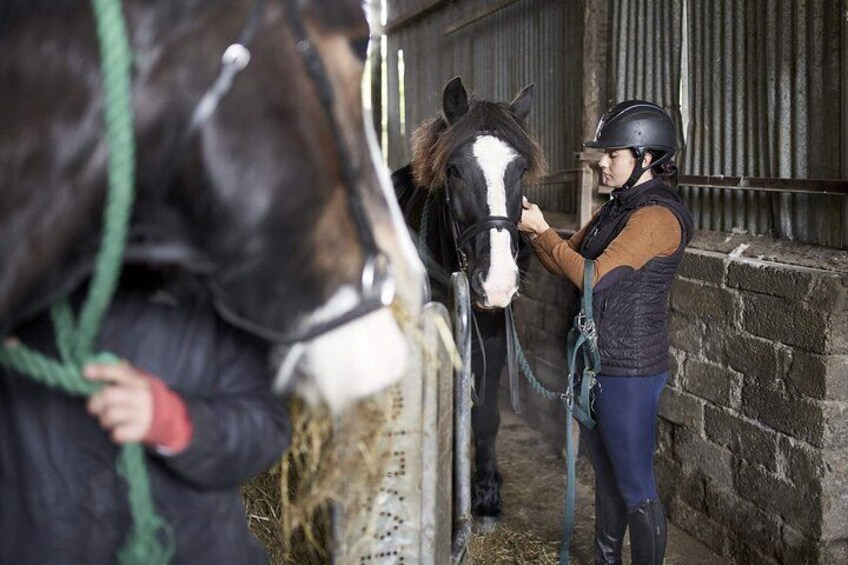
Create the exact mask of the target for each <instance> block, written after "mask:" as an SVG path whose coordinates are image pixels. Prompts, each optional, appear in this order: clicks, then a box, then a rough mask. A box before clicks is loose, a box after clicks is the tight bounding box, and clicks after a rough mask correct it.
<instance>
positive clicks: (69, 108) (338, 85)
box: [0, 0, 424, 406]
mask: <svg viewBox="0 0 848 565" xmlns="http://www.w3.org/2000/svg"><path fill="white" fill-rule="evenodd" d="M123 7H124V13H125V16H126V18H127V22H128V28H129V29H128V34H129V41H130V46H131V49H132V52H133V66H132V96H133V101H134V112H135V133H136V139H137V147H138V149H137V173H136V186H137V199H136V205H135V208H134V210H133V218H132V224H131V233H130V243H129V246H128V249H127V252H126V254H125V263H126V264H143V265H145V266H147V267H153V268H174V267H176V268H179V269H183V270H186V271H190V272H192V273H195V274H197V275H199V276H200V277H202V279H203V280H204V281H206V283H207V286H208V287H209V289H210V291H211V292H212V295H213V296H214V298H215V301H216V304H217V306H218V309H219V311H220V312H221V314H222V315H223V316H224V317H226V318H227V319H229V320H230V321H232V322H233V323H235V324H237V325H240V326H242V327H244V328H245V329H247V330H249V331H253V332H254V333H257V334H259V335H262V336H265V337H267V338H269V339H272V340H277V341H284V342H288V345H289V346H292V349H296V356H295V357H296V358H297V360H299V366H300V367H302V368H303V369H305V371H306V372H307V373H309V372H311V373H312V374H314V375H319V376H320V379H318V380H315V381H313V387H314V389H316V390H317V392H318V393H319V394H321V395H323V397H324V398H325V399H326V400H328V401H329V402H330V404H331V405H333V406H340V405H342V404H344V402H345V401H346V400H347V399H348V398H349V397H355V396H358V395H361V394H366V393H368V392H371V391H373V390H376V389H377V388H379V387H381V386H382V385H384V384H386V383H387V382H389V381H391V380H392V379H394V378H396V377H399V376H400V374H401V372H402V371H403V369H404V363H405V355H404V352H405V339H404V337H403V335H402V332H401V331H400V329H399V327H398V325H397V323H396V322H395V320H394V318H393V317H392V315H391V313H390V310H389V309H388V308H387V307H386V305H385V302H387V301H388V300H387V299H390V298H391V292H390V288H391V286H392V285H393V284H394V287H396V288H397V294H398V296H397V299H398V300H400V301H401V302H402V303H403V304H404V305H405V306H406V307H407V308H408V309H410V310H411V312H412V313H413V314H415V313H416V312H417V308H418V306H419V305H420V303H421V293H422V288H423V286H424V279H423V269H422V267H421V264H420V262H419V261H418V259H417V257H416V256H415V252H414V248H413V247H412V244H411V242H410V241H409V238H408V236H407V232H406V228H405V227H403V223H402V222H403V220H402V218H401V217H400V214H399V210H398V208H397V204H396V203H395V202H394V199H393V198H392V196H391V192H390V190H391V189H390V185H389V180H388V177H387V175H386V174H385V172H384V171H383V170H382V168H381V165H379V164H378V163H379V155H378V153H377V151H376V149H375V147H376V145H375V143H374V141H373V137H374V136H373V131H371V129H370V128H371V126H370V124H369V123H368V121H369V120H368V118H367V116H364V115H363V109H362V104H361V92H360V82H361V76H362V69H363V60H364V57H365V47H366V46H367V42H368V25H367V22H366V19H365V15H364V12H363V9H362V6H361V3H360V1H359V0H281V1H276V0H269V1H267V2H266V1H263V0H256V1H255V2H250V1H231V0H230V1H223V0H197V1H181V2H173V1H171V0H159V1H151V0H127V1H125V2H123ZM236 42H244V43H249V45H246V46H245V47H247V48H248V49H249V56H250V58H249V63H247V66H246V67H244V68H243V69H242V70H241V72H239V73H238V74H236V75H235V77H234V79H233V80H231V81H229V82H231V84H230V85H226V84H225V83H226V82H228V81H227V80H223V81H222V79H221V76H222V73H223V70H222V69H223V68H224V65H223V63H222V54H223V53H224V52H225V51H228V52H229V50H228V47H229V46H231V45H232V44H234V43H236ZM237 51H239V50H237ZM0 53H2V56H0V132H2V134H1V135H0V336H2V335H6V334H8V332H9V331H10V330H11V329H12V328H13V327H14V326H15V325H16V324H17V323H18V322H19V321H21V320H22V319H24V318H26V317H28V316H31V315H33V314H34V313H36V312H38V311H40V310H42V309H44V308H45V307H47V306H48V305H49V304H51V303H52V302H54V301H55V300H56V299H57V298H58V297H60V296H62V295H64V294H66V293H67V292H69V291H70V290H71V289H73V288H75V287H76V286H78V285H79V284H80V282H81V281H83V280H84V279H85V278H86V277H87V276H88V275H89V274H90V268H91V264H92V261H93V257H94V254H95V253H96V250H97V248H98V246H99V237H100V224H101V215H102V205H103V201H104V194H105V190H106V184H107V183H106V172H105V165H106V156H107V148H106V142H105V139H104V131H105V130H104V125H103V118H102V115H103V94H102V85H101V74H100V73H101V69H100V60H99V56H98V44H97V35H96V33H95V24H94V16H93V13H92V10H91V8H90V3H89V2H87V1H84V0H75V1H72V0H68V1H62V2H55V1H47V0H32V1H29V0H28V1H23V0H6V1H0ZM244 54H245V52H244V50H243V49H241V50H240V53H236V55H240V56H241V59H242V62H243V63H244V62H247V61H246V60H245V58H244ZM219 87H223V88H222V89H221V88H219ZM217 90H223V91H222V92H220V93H217ZM209 96H212V97H213V98H214V97H215V96H218V98H219V101H218V103H217V106H215V107H214V108H213V109H212V110H211V112H210V111H208V108H206V110H204V109H203V108H200V106H201V100H206V99H208V98H209ZM204 103H205V102H204ZM204 112H205V114H204ZM368 336H379V337H380V340H382V341H381V342H380V343H379V344H377V343H376V342H377V341H378V340H376V339H368ZM290 365H297V364H296V363H290ZM290 368H291V367H290ZM290 373H291V371H288V372H286V375H288V374H290ZM340 383H342V385H341V386H340ZM279 384H284V383H279Z"/></svg>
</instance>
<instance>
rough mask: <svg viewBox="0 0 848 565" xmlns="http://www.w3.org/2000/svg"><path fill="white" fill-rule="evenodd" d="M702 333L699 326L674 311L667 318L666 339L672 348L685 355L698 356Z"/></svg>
mask: <svg viewBox="0 0 848 565" xmlns="http://www.w3.org/2000/svg"><path fill="white" fill-rule="evenodd" d="M703 336H704V331H703V330H702V329H701V327H700V324H699V323H698V322H696V321H694V320H691V319H689V318H687V317H686V316H684V315H682V314H681V313H680V312H676V311H674V310H672V311H670V312H669V316H668V337H669V341H670V342H671V345H672V347H676V348H677V349H680V350H681V351H685V352H687V353H692V354H696V355H697V354H699V353H700V352H701V350H702V349H703V344H702V341H703Z"/></svg>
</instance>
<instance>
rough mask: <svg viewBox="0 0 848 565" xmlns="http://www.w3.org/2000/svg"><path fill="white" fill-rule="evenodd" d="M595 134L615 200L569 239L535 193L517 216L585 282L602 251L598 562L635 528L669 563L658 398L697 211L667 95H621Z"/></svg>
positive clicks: (536, 241) (598, 270)
mask: <svg viewBox="0 0 848 565" xmlns="http://www.w3.org/2000/svg"><path fill="white" fill-rule="evenodd" d="M585 145H586V147H591V148H596V149H601V150H603V151H604V155H603V157H602V158H601V160H600V162H599V166H600V170H601V175H602V177H603V183H604V184H605V185H607V186H610V187H613V188H614V189H615V190H614V191H613V192H612V198H611V200H610V201H609V202H607V203H606V204H605V205H604V206H602V207H601V209H600V210H599V211H598V212H597V214H596V215H595V216H594V217H593V218H592V220H591V221H590V222H589V223H588V224H587V225H586V226H583V228H582V229H581V230H580V231H578V232H577V233H576V234H574V235H573V236H572V237H571V238H570V239H568V240H563V239H561V238H560V237H559V235H558V234H557V232H556V231H554V230H553V229H551V228H550V226H549V225H548V223H547V222H546V221H545V218H544V216H543V215H542V212H541V211H540V210H539V207H538V206H537V205H535V204H532V203H530V202H528V201H526V199H525V203H524V211H523V213H522V217H521V222H520V223H519V226H518V227H519V229H520V230H521V231H522V232H525V233H526V234H527V235H528V239H530V240H531V242H532V245H533V248H534V250H535V252H536V256H537V257H538V258H539V261H540V262H541V263H542V264H543V265H544V266H545V267H546V268H547V269H548V270H549V271H550V272H552V273H554V274H557V275H563V276H565V277H567V278H568V279H569V280H570V281H571V282H572V283H573V284H574V285H575V286H577V287H578V288H580V289H582V286H583V266H584V260H585V259H593V260H595V278H594V297H593V301H594V312H595V322H596V325H597V329H598V347H599V349H600V354H601V372H600V374H598V376H597V380H598V386H597V387H596V388H595V390H594V391H593V394H594V405H593V413H594V416H595V419H596V422H597V426H596V427H595V428H594V429H592V430H589V429H587V428H585V427H583V426H581V438H582V441H583V442H584V445H585V446H586V447H587V448H588V453H589V457H590V459H591V461H592V466H593V467H594V469H595V480H596V489H595V516H596V517H595V562H596V563H621V550H622V543H623V539H624V534H625V531H626V530H627V528H628V527H629V528H630V544H631V554H632V559H633V563H634V565H659V564H661V563H662V562H663V556H664V555H665V545H666V518H665V512H664V509H663V506H662V504H661V502H660V500H659V496H658V494H657V487H656V481H655V476H654V466H653V454H654V448H655V445H656V419H657V407H658V403H659V397H660V393H661V391H662V389H663V387H664V386H665V383H666V381H667V380H668V375H669V351H668V348H669V339H668V330H667V318H668V295H669V289H670V288H671V283H672V281H673V280H674V277H675V275H676V273H677V267H678V265H679V264H680V261H681V259H682V258H683V252H684V249H685V248H686V245H687V244H688V242H689V240H690V239H691V237H692V232H693V223H692V216H691V214H690V213H689V211H688V210H687V209H686V206H685V205H684V203H683V201H682V200H681V198H680V197H679V196H678V195H677V193H676V192H675V191H674V190H673V189H672V186H670V184H671V185H674V184H676V171H677V169H676V167H675V166H674V162H673V161H672V157H673V156H674V153H675V150H676V146H677V144H676V136H675V128H674V124H673V123H672V121H671V118H670V117H669V116H668V114H667V113H666V112H665V111H663V109H662V108H660V107H659V106H657V105H655V104H652V103H650V102H645V101H642V100H629V101H627V102H621V103H619V104H617V105H615V106H614V107H612V108H611V109H610V110H609V111H608V112H607V113H606V114H604V116H603V117H602V118H601V120H600V123H599V124H598V129H597V133H596V135H595V139H594V140H592V141H589V142H587V143H586V144H585ZM669 183H670V184H669Z"/></svg>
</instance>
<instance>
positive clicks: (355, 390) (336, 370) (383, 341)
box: [277, 287, 408, 412]
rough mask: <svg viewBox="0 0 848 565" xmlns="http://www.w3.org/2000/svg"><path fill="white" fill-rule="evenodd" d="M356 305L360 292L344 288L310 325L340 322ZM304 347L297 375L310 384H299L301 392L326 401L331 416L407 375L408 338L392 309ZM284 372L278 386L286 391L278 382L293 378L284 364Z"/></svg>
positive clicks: (384, 309) (319, 338)
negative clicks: (335, 319)
mask: <svg viewBox="0 0 848 565" xmlns="http://www.w3.org/2000/svg"><path fill="white" fill-rule="evenodd" d="M358 300H359V296H358V293H357V292H356V291H354V290H353V289H352V288H351V287H344V288H342V289H341V290H339V291H338V292H337V293H336V294H335V295H334V296H333V297H332V298H331V299H330V300H329V301H328V302H327V304H326V305H325V306H323V307H322V308H321V309H319V310H317V311H316V312H314V313H313V314H312V315H311V316H309V319H308V321H307V322H306V323H320V322H323V321H327V320H331V319H333V318H335V317H338V316H339V315H342V314H344V313H345V312H346V311H349V310H350V309H351V308H353V307H354V306H355V305H356V304H357V301H358ZM294 347H297V345H296V346H294ZM303 347H304V350H303V352H302V353H300V354H299V355H300V359H299V371H301V372H303V373H304V374H305V376H306V380H305V381H303V382H301V383H299V384H298V386H297V392H298V394H300V395H301V396H303V397H304V398H305V399H306V400H307V401H309V402H312V403H316V402H318V401H324V402H325V403H326V404H327V406H329V408H330V410H332V411H333V412H338V411H339V410H341V409H343V408H344V407H345V406H347V405H348V404H349V403H350V402H352V401H354V400H356V399H359V398H362V397H364V396H367V395H369V394H373V393H375V392H377V391H379V390H381V389H382V388H384V387H386V386H388V385H390V384H392V383H393V382H395V381H397V380H398V379H400V378H401V377H402V376H403V374H404V372H405V371H406V369H407V362H408V358H407V344H406V338H405V337H404V335H403V333H402V332H401V330H400V328H399V327H398V324H397V322H396V321H395V319H394V316H393V315H392V313H391V311H390V310H389V309H388V308H381V309H379V310H376V311H375V312H372V313H371V314H368V315H366V316H363V317H361V318H358V319H356V320H354V321H352V322H349V323H347V324H345V325H343V326H341V327H339V328H336V329H334V330H332V331H330V332H327V333H325V334H323V335H320V336H318V337H316V338H315V339H313V340H311V341H309V342H307V343H305V344H303ZM293 349H294V348H293ZM293 353H294V351H293V350H292V354H293ZM280 369H281V371H280V373H278V383H277V386H283V385H284V384H285V383H282V382H279V381H280V380H281V379H286V377H287V375H288V374H290V373H291V368H290V367H286V366H285V363H284V366H282V367H281V368H280ZM284 369H285V373H284V372H283V370H284Z"/></svg>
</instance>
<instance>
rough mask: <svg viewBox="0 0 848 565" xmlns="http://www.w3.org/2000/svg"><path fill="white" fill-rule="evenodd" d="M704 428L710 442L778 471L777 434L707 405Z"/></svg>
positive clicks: (746, 459) (742, 417) (755, 423)
mask: <svg viewBox="0 0 848 565" xmlns="http://www.w3.org/2000/svg"><path fill="white" fill-rule="evenodd" d="M704 431H705V432H706V435H707V438H709V439H710V441H712V442H713V443H715V444H717V445H720V446H722V447H725V448H727V449H729V450H730V451H731V452H733V453H735V454H736V455H737V456H738V457H739V458H740V459H743V460H745V461H748V462H749V463H754V464H757V465H762V466H763V467H765V468H766V469H768V470H769V471H777V454H778V434H777V433H775V432H774V431H772V430H769V429H768V428H766V427H764V426H762V425H761V424H759V423H757V422H755V421H753V420H748V419H747V418H745V417H744V416H742V415H741V414H737V413H735V412H732V411H730V410H725V409H723V408H717V407H714V406H706V407H705V409H704Z"/></svg>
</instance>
